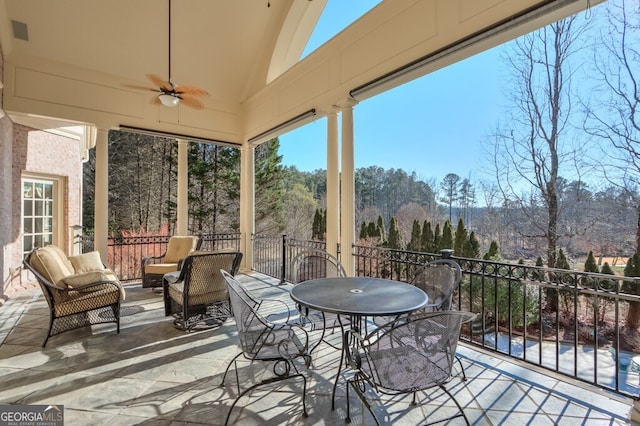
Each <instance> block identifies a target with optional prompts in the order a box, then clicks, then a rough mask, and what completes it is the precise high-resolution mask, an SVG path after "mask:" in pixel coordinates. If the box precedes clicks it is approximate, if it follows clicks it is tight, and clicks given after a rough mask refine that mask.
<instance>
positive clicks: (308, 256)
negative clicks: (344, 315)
mask: <svg viewBox="0 0 640 426" xmlns="http://www.w3.org/2000/svg"><path fill="white" fill-rule="evenodd" d="M291 274H292V280H293V284H294V285H295V284H299V283H301V282H304V281H309V280H313V279H316V278H328V277H345V276H347V273H346V272H345V270H344V267H343V266H342V264H341V263H340V261H339V260H338V259H337V258H336V257H335V256H333V255H332V254H330V253H327V252H326V251H324V250H320V249H307V250H305V251H303V252H301V253H299V254H298V255H297V256H296V257H294V258H293V261H292V262H291ZM298 310H299V311H300V315H301V318H302V320H303V322H304V323H305V324H307V325H310V327H311V330H323V333H322V336H321V337H320V340H318V342H317V343H316V344H315V345H314V346H313V348H312V349H311V352H313V351H314V350H315V348H316V347H318V345H319V344H320V342H325V343H327V344H328V345H330V346H331V347H333V348H335V349H340V348H339V347H337V346H336V345H334V344H332V343H331V342H329V341H327V340H326V339H325V338H324V336H325V333H324V330H325V329H327V328H331V329H332V330H333V329H334V328H335V327H336V326H337V324H338V316H337V315H334V314H328V313H325V312H320V311H309V309H307V308H304V309H300V307H299V309H298Z"/></svg>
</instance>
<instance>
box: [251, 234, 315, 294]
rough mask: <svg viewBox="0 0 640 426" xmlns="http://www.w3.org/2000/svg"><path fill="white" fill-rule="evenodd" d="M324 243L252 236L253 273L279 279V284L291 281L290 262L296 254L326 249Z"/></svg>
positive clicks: (284, 236)
mask: <svg viewBox="0 0 640 426" xmlns="http://www.w3.org/2000/svg"><path fill="white" fill-rule="evenodd" d="M326 247H327V244H326V242H324V241H316V240H298V239H295V238H289V237H287V236H286V235H282V236H277V237H274V236H267V235H259V234H254V235H253V265H252V269H253V270H254V271H257V272H260V273H263V274H266V275H269V276H272V277H275V278H278V279H280V282H281V283H284V282H285V281H291V273H290V269H291V261H292V260H293V259H294V258H295V257H296V256H297V255H298V253H300V252H302V251H304V250H306V249H308V248H317V249H326Z"/></svg>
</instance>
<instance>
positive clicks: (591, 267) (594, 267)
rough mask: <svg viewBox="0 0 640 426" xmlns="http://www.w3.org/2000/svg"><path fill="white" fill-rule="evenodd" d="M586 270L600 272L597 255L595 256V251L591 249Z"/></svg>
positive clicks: (585, 265) (586, 262) (585, 264)
mask: <svg viewBox="0 0 640 426" xmlns="http://www.w3.org/2000/svg"><path fill="white" fill-rule="evenodd" d="M584 271H585V272H596V273H597V272H600V269H599V268H598V264H597V263H596V259H595V257H593V251H589V255H588V256H587V260H586V261H585V263H584Z"/></svg>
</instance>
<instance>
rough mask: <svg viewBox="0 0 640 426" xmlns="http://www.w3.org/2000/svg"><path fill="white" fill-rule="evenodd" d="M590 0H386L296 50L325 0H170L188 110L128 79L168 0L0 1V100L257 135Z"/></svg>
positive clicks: (83, 118) (201, 132)
mask: <svg viewBox="0 0 640 426" xmlns="http://www.w3.org/2000/svg"><path fill="white" fill-rule="evenodd" d="M597 2H598V1H595V2H594V1H587V0H554V1H549V0H546V1H545V0H521V1H518V2H513V1H504V0H460V1H457V2H451V1H449V0H420V1H407V0H384V1H382V2H381V3H380V4H378V5H377V6H376V7H374V8H373V9H372V10H371V11H369V12H368V13H367V14H365V15H364V16H362V17H361V18H360V19H358V20H357V21H355V22H353V23H352V24H351V25H350V26H349V27H347V28H346V29H344V30H343V31H342V32H340V33H339V34H337V35H336V36H335V37H334V38H332V39H331V40H329V41H328V42H327V43H325V44H324V45H323V46H321V47H320V48H319V49H317V50H316V51H315V52H313V53H312V54H310V55H309V56H307V57H305V58H304V59H303V60H301V61H298V59H299V57H300V54H301V53H302V51H303V49H304V47H305V45H306V43H307V40H308V39H309V36H310V35H311V32H312V30H313V28H314V26H315V24H316V22H317V20H318V18H319V16H320V14H321V12H322V10H323V8H324V6H325V3H326V0H312V1H301V0H271V1H270V7H267V2H266V0H265V1H264V2H260V1H256V0H235V1H225V2H221V1H215V2H213V1H209V0H189V1H185V0H174V2H173V4H172V14H171V62H172V63H171V77H172V79H173V80H174V82H176V83H177V84H188V85H195V86H199V87H202V88H203V89H205V90H206V91H207V92H209V93H210V96H209V97H205V98H204V99H203V101H204V109H202V110H194V109H190V108H186V107H184V106H179V107H178V108H167V107H163V106H158V105H152V104H151V102H150V100H151V99H152V97H153V96H154V92H152V91H143V90H135V89H131V88H128V87H127V85H138V86H148V87H151V85H150V84H149V82H148V81H147V80H146V79H145V77H144V76H145V74H158V75H161V76H163V78H166V77H167V74H168V39H169V37H168V35H169V33H168V23H167V22H168V19H167V18H168V7H167V4H166V3H164V2H158V1H157V0H138V1H135V2H131V1H127V0H113V1H109V2H104V1H99V0H65V1H56V2H42V1H39V0H0V23H1V25H0V46H1V48H2V54H3V71H4V73H3V74H4V75H3V83H4V90H3V109H4V110H5V111H6V113H7V114H8V115H9V116H10V117H11V118H12V120H13V121H15V122H18V123H21V124H25V125H29V126H31V127H36V128H47V127H65V126H64V125H63V124H65V123H68V124H70V125H74V124H85V125H93V126H96V127H97V128H100V129H114V128H120V127H121V126H126V127H129V128H136V129H144V130H147V131H152V132H164V133H169V134H174V135H181V136H185V137H193V138H195V139H199V140H204V141H207V140H209V141H219V142H222V143H225V144H230V145H241V144H247V143H251V144H258V143H260V142H262V141H264V140H267V139H268V138H270V137H274V136H277V135H278V134H281V133H282V132H284V131H287V130H289V129H291V128H294V127H296V126H300V125H302V124H304V123H305V122H307V121H308V120H309V119H315V118H317V117H322V116H323V115H325V114H326V113H328V112H330V111H332V110H334V109H335V107H336V106H340V105H342V104H343V103H346V102H350V101H352V100H353V99H352V98H353V97H355V98H356V100H362V99H366V98H367V97H370V96H373V95H375V94H377V93H380V92H382V91H384V90H388V89H390V88H392V87H395V86H398V85H400V84H403V83H405V82H407V81H410V80H412V79H415V78H417V77H420V76H422V75H425V74H427V73H429V72H432V71H434V70H437V69H439V68H442V67H444V66H446V65H448V64H451V63H453V62H456V61H459V60H462V59H464V58H465V57H468V56H471V55H473V54H475V53H478V52H480V51H482V50H485V49H488V48H490V47H493V46H496V45H498V44H500V43H503V42H505V41H507V40H509V39H512V38H515V37H517V36H519V35H521V34H524V33H526V32H528V31H531V30H533V29H535V28H538V27H541V26H543V25H545V24H547V23H550V22H552V21H554V20H557V19H560V18H562V17H565V16H568V15H570V14H572V13H576V12H578V11H580V10H582V9H585V8H587V7H588V6H589V5H593V4H595V3H597ZM354 89H355V91H354ZM309 111H314V112H315V113H314V114H312V115H310V116H305V114H307V113H308V112H309ZM302 116H305V119H303V120H295V119H296V118H299V117H302ZM49 120H53V121H49ZM291 120H293V121H291ZM61 123H62V124H61ZM249 141H250V142H249Z"/></svg>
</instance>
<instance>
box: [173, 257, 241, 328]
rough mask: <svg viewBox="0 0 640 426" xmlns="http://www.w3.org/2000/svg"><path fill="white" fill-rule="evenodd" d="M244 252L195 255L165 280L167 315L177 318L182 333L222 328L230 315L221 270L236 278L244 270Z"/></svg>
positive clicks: (186, 259) (225, 284)
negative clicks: (239, 269) (213, 327)
mask: <svg viewBox="0 0 640 426" xmlns="http://www.w3.org/2000/svg"><path fill="white" fill-rule="evenodd" d="M241 260H242V253H240V252H194V253H192V254H190V255H189V256H187V257H186V258H185V260H184V262H183V264H182V269H180V273H179V274H178V273H177V272H176V273H173V274H167V275H165V277H164V280H163V294H164V311H165V315H167V316H169V315H174V316H175V317H176V319H175V320H174V325H175V326H176V327H177V328H179V329H181V330H187V331H191V330H195V329H204V328H210V327H212V326H217V325H220V324H221V323H222V322H224V321H225V320H226V319H227V318H228V317H229V315H230V311H229V293H228V292H227V283H226V281H225V279H224V277H223V276H222V274H221V273H220V270H221V269H223V270H226V271H229V272H230V273H231V274H233V275H235V274H236V273H237V272H238V268H239V267H240V261H241Z"/></svg>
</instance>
